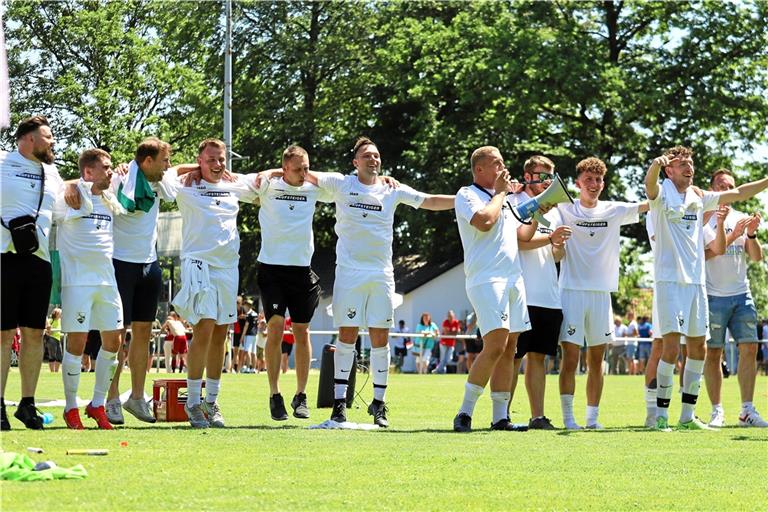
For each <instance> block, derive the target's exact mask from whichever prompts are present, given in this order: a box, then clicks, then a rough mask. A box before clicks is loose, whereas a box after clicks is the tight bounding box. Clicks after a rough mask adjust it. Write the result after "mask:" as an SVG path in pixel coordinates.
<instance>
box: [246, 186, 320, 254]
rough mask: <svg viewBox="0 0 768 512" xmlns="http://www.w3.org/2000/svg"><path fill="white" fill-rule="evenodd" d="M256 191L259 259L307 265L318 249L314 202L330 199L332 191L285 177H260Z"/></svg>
mask: <svg viewBox="0 0 768 512" xmlns="http://www.w3.org/2000/svg"><path fill="white" fill-rule="evenodd" d="M257 194H258V196H259V200H260V203H261V208H260V209H259V226H261V250H260V251H259V258H258V260H259V261H260V262H262V263H268V264H270V265H290V266H296V267H308V266H309V264H310V263H311V261H312V254H313V253H314V251H315V241H314V235H313V233H312V219H313V217H314V214H315V204H316V203H317V201H324V202H330V201H331V200H332V197H331V195H330V193H328V192H327V191H325V190H324V189H321V188H319V187H316V186H315V185H313V184H311V183H309V182H304V184H303V185H302V186H300V187H294V186H293V185H289V184H288V183H286V182H285V180H283V178H272V179H270V180H266V179H265V180H262V181H261V187H260V188H259V189H258V191H257Z"/></svg>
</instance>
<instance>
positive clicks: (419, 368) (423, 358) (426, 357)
mask: <svg viewBox="0 0 768 512" xmlns="http://www.w3.org/2000/svg"><path fill="white" fill-rule="evenodd" d="M416 332H418V333H421V334H422V335H423V337H422V338H421V339H417V340H415V343H414V347H413V354H414V355H415V356H416V373H427V368H429V362H430V360H431V359H432V349H433V348H434V347H435V338H437V336H438V335H439V334H440V329H438V328H437V324H436V323H435V322H433V321H432V315H430V314H429V313H422V314H421V320H419V325H417V326H416ZM417 347H418V349H417Z"/></svg>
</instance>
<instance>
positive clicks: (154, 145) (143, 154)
mask: <svg viewBox="0 0 768 512" xmlns="http://www.w3.org/2000/svg"><path fill="white" fill-rule="evenodd" d="M164 149H167V150H168V151H170V150H171V145H170V144H168V143H167V142H163V141H162V140H160V139H158V138H157V137H147V138H146V139H144V140H143V141H141V143H140V144H139V147H137V148H136V161H137V162H139V163H141V162H143V161H144V159H145V158H147V157H150V158H157V155H158V154H160V151H162V150H164Z"/></svg>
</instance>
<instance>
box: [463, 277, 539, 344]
mask: <svg viewBox="0 0 768 512" xmlns="http://www.w3.org/2000/svg"><path fill="white" fill-rule="evenodd" d="M467 298H469V302H470V303H471V304H472V307H474V309H475V312H476V313H477V326H478V327H479V328H480V335H481V336H485V335H486V334H488V333H489V332H491V331H495V330H496V329H506V330H508V331H509V332H525V331H529V330H530V329H531V321H530V319H529V318H528V306H527V304H526V301H525V286H524V285H523V278H522V277H521V278H519V279H518V280H517V281H495V282H492V283H486V284H480V285H477V286H473V287H471V288H467Z"/></svg>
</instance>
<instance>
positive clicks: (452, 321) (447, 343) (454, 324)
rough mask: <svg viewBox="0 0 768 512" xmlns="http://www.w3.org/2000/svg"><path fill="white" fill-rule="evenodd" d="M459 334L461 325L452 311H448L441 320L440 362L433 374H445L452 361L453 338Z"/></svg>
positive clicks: (454, 345) (454, 344)
mask: <svg viewBox="0 0 768 512" xmlns="http://www.w3.org/2000/svg"><path fill="white" fill-rule="evenodd" d="M460 332H461V325H460V324H459V321H458V320H457V319H456V314H455V313H454V312H453V310H451V311H448V315H447V317H446V318H445V320H443V337H442V338H440V361H439V363H438V365H437V368H435V370H434V373H445V372H446V366H447V365H448V363H450V362H451V361H453V352H454V349H455V348H456V338H453V337H451V336H455V335H457V334H459V333H460Z"/></svg>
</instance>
